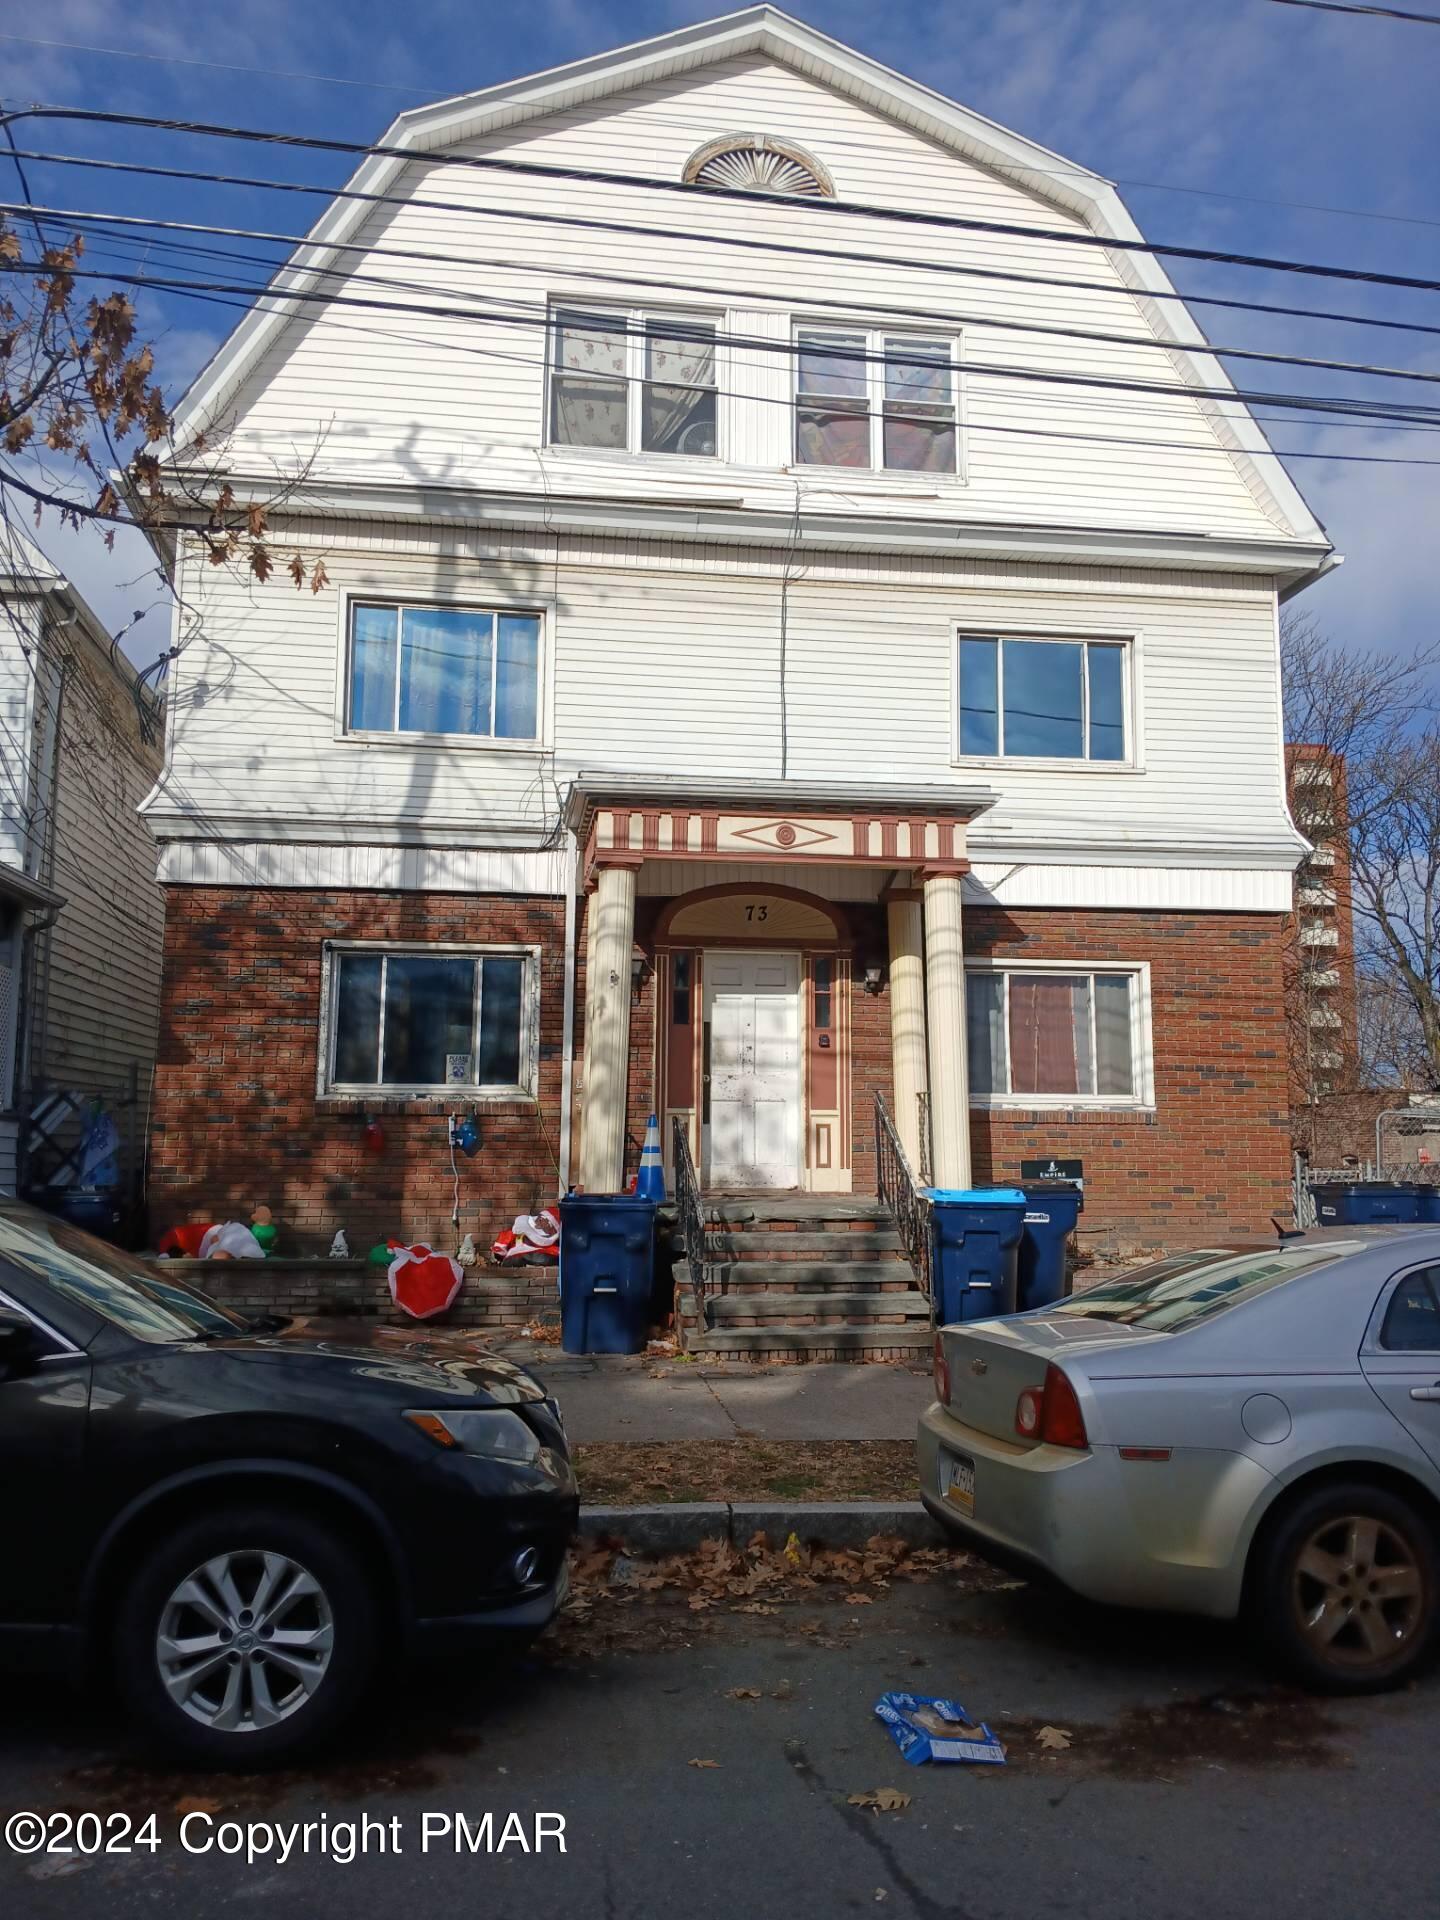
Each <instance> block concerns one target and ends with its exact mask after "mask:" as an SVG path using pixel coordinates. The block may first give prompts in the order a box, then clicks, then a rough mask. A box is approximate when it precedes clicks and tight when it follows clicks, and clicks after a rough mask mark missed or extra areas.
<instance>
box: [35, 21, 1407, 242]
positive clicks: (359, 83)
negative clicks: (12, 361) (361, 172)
mask: <svg viewBox="0 0 1440 1920" xmlns="http://www.w3.org/2000/svg"><path fill="white" fill-rule="evenodd" d="M0 40H9V41H13V42H15V43H16V44H17V45H20V46H26V47H53V48H58V49H61V50H62V51H66V52H70V53H94V54H103V55H104V56H105V57H106V58H108V59H112V60H147V61H150V62H151V63H152V64H155V65H158V66H167V67H203V68H207V69H209V70H210V71H212V72H215V73H247V74H253V75H254V76H255V77H257V78H258V79H263V80H304V81H309V82H311V83H312V84H315V85H319V86H330V87H361V88H368V89H370V90H371V91H372V92H381V93H418V94H424V95H425V97H426V99H427V100H428V101H430V102H431V103H433V104H437V105H438V104H439V103H440V102H442V101H444V100H452V99H457V98H461V97H463V96H461V95H457V94H455V93H453V92H452V91H451V79H449V78H447V79H446V80H445V81H444V82H441V81H439V80H435V81H432V82H431V83H430V84H429V85H427V86H416V85H415V84H413V83H406V82H404V81H399V80H352V79H348V78H346V77H345V76H343V75H340V74H334V73H294V72H290V71H288V70H287V69H285V68H283V67H244V66H239V65H237V64H236V63H235V62H233V61H228V60H196V59H193V58H189V57H185V56H182V55H180V54H174V53H142V52H139V51H138V50H136V49H135V48H131V47H97V46H91V45H88V44H86V43H85V42H82V41H78V40H38V39H36V38H34V37H33V36H32V35H29V34H23V33H0ZM452 77H453V76H452ZM477 91H483V89H477ZM646 118H647V124H649V123H660V124H666V123H667V117H666V116H665V115H664V114H649V115H647V116H646ZM668 124H669V125H671V126H685V127H688V128H691V129H694V130H696V131H698V130H699V129H698V128H696V127H695V122H694V121H693V120H684V121H681V120H678V119H674V118H671V119H669V120H668ZM716 131H717V133H719V132H722V131H723V129H719V128H717V129H716ZM826 147H827V149H830V148H833V149H836V150H839V151H845V152H851V153H856V152H859V153H864V152H874V151H876V150H877V149H876V148H875V147H874V146H873V145H867V143H866V142H864V141H856V140H845V139H827V141H826ZM1028 170H1029V171H1030V172H1032V173H1044V174H1049V175H1050V176H1051V177H1052V178H1054V179H1056V180H1081V179H1093V178H1094V177H1095V176H1094V175H1093V174H1092V173H1090V172H1088V171H1087V170H1086V169H1085V168H1083V167H1041V166H1034V165H1032V166H1031V167H1030V168H1029V169H1028ZM1111 178H1112V179H1113V181H1114V183H1115V185H1117V186H1122V187H1139V188H1140V189H1141V190H1142V191H1144V192H1146V193H1184V194H1194V195H1197V196H1199V197H1201V198H1204V199H1209V200H1228V201H1232V202H1236V203H1238V204H1242V205H1244V206H1252V207H1282V208H1284V209H1285V210H1286V211H1287V212H1291V213H1325V214H1333V215H1335V216H1336V217H1337V218H1339V219H1344V220H1384V221H1388V222H1391V223H1394V224H1396V225H1399V226H1407V227H1440V220H1428V219H1426V218H1424V217H1423V215H1420V214H1413V213H1382V212H1380V210H1379V209H1378V208H1375V207H1332V206H1327V205H1324V204H1321V203H1318V202H1316V201H1312V200H1280V199H1276V198H1274V197H1273V196H1271V195H1268V194H1258V193H1232V192H1230V191H1229V189H1228V188H1225V187H1193V186H1186V187H1182V186H1177V185H1176V184H1175V183H1174V182H1173V181H1170V180H1140V179H1137V178H1136V177H1135V176H1134V175H1133V174H1123V173H1117V174H1114V175H1112V176H1111Z"/></svg>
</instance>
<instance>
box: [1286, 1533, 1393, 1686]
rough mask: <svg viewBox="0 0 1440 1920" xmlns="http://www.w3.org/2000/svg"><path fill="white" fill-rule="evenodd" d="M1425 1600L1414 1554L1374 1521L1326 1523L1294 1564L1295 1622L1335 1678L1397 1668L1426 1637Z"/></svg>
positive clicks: (1314, 1652) (1292, 1595)
mask: <svg viewBox="0 0 1440 1920" xmlns="http://www.w3.org/2000/svg"><path fill="white" fill-rule="evenodd" d="M1425 1601H1426V1595H1425V1574H1424V1571H1423V1569H1422V1567H1421V1564H1420V1560H1419V1558H1418V1556H1417V1555H1416V1552H1415V1550H1414V1548H1413V1547H1412V1546H1411V1545H1410V1543H1409V1542H1408V1541H1407V1540H1406V1539H1405V1537H1404V1535H1403V1534H1401V1533H1400V1532H1398V1531H1397V1529H1396V1528H1394V1527H1392V1526H1390V1525H1389V1524H1388V1523H1387V1522H1385V1521H1383V1520H1377V1519H1376V1518H1375V1517H1374V1516H1373V1515H1371V1514H1363V1513H1357V1514H1344V1515H1340V1516H1338V1517H1336V1518H1334V1519H1331V1520H1327V1521H1326V1522H1325V1523H1324V1525H1323V1526H1320V1527H1317V1528H1316V1530H1315V1531H1314V1532H1313V1533H1312V1534H1311V1535H1310V1537H1309V1539H1308V1540H1307V1541H1306V1542H1305V1544H1304V1546H1303V1547H1302V1548H1301V1549H1300V1552H1299V1553H1298V1554H1297V1556H1296V1558H1295V1562H1294V1574H1293V1578H1292V1582H1291V1603H1292V1605H1293V1607H1294V1609H1295V1618H1296V1622H1297V1624H1298V1626H1299V1628H1300V1632H1301V1634H1302V1636H1303V1638H1304V1639H1305V1641H1306V1643H1307V1644H1308V1645H1309V1647H1310V1649H1311V1652H1312V1653H1313V1654H1314V1655H1315V1657H1316V1658H1317V1659H1318V1660H1320V1661H1321V1662H1323V1663H1324V1665H1326V1666H1328V1667H1331V1668H1332V1669H1334V1670H1335V1671H1337V1672H1343V1673H1351V1674H1354V1673H1360V1672H1363V1671H1364V1670H1365V1669H1366V1668H1370V1667H1376V1668H1378V1667H1382V1666H1389V1665H1391V1664H1392V1663H1393V1662H1394V1661H1395V1659H1396V1657H1397V1656H1398V1655H1399V1654H1401V1653H1402V1652H1403V1651H1404V1650H1405V1648H1406V1646H1407V1645H1408V1644H1409V1642H1410V1641H1411V1640H1413V1639H1414V1638H1415V1636H1416V1635H1417V1634H1418V1633H1419V1632H1420V1631H1421V1629H1422V1627H1423V1625H1424V1620H1425Z"/></svg>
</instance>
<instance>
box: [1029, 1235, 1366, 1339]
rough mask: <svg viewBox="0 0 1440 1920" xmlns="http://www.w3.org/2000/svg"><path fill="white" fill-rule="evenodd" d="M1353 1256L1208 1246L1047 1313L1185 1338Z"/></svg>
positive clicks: (1323, 1249)
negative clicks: (1220, 1317)
mask: <svg viewBox="0 0 1440 1920" xmlns="http://www.w3.org/2000/svg"><path fill="white" fill-rule="evenodd" d="M1353 1251H1354V1249H1353V1247H1349V1246H1320V1247H1316V1246H1309V1247H1294V1248H1277V1249H1276V1250H1275V1251H1274V1252H1270V1251H1268V1250H1267V1251H1264V1252H1251V1253H1239V1254H1237V1253H1236V1252H1235V1251H1234V1249H1233V1248H1225V1247H1206V1248H1202V1249H1200V1250H1198V1251H1196V1252H1194V1253H1182V1254H1176V1255H1174V1256H1173V1258H1171V1259H1169V1260H1157V1261H1156V1262H1155V1264H1154V1265H1153V1266H1149V1267H1142V1268H1141V1269H1140V1270H1139V1271H1138V1272H1137V1273H1134V1274H1132V1275H1131V1276H1130V1278H1129V1279H1128V1280H1107V1281H1105V1282H1104V1283H1103V1284H1102V1285H1100V1286H1098V1287H1091V1288H1090V1289H1089V1290H1088V1291H1087V1292H1085V1293H1079V1294H1075V1295H1074V1296H1072V1298H1070V1299H1069V1300H1065V1301H1062V1302H1061V1304H1060V1305H1059V1306H1056V1307H1051V1308H1049V1309H1048V1310H1047V1311H1048V1313H1049V1314H1050V1315H1051V1316H1054V1315H1057V1314H1065V1315H1067V1316H1071V1317H1073V1318H1076V1319H1082V1320H1110V1321H1114V1322H1116V1323H1118V1324H1119V1325H1121V1326H1126V1327H1141V1328H1145V1329H1147V1330H1148V1331H1150V1332H1152V1333H1183V1332H1184V1331H1185V1329H1186V1328H1187V1327H1194V1326H1198V1325H1199V1324H1200V1322H1201V1321H1202V1320H1209V1319H1211V1318H1212V1317H1213V1316H1214V1315H1215V1314H1217V1313H1224V1312H1225V1311H1226V1309H1227V1308H1229V1307H1236V1306H1239V1305H1240V1303H1241V1302H1242V1301H1244V1300H1254V1299H1255V1298H1257V1296H1258V1295H1260V1294H1262V1293H1268V1292H1269V1290H1270V1289H1271V1287H1278V1286H1280V1285H1281V1284H1282V1283H1283V1282H1284V1281H1286V1280H1293V1279H1294V1278H1295V1276H1296V1275H1297V1274H1300V1273H1313V1272H1314V1271H1315V1269H1316V1268H1317V1267H1324V1266H1329V1265H1330V1263H1331V1262H1332V1261H1334V1260H1339V1259H1341V1258H1342V1257H1343V1256H1344V1255H1345V1254H1346V1253H1348V1252H1353Z"/></svg>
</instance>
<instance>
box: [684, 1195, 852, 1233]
mask: <svg viewBox="0 0 1440 1920" xmlns="http://www.w3.org/2000/svg"><path fill="white" fill-rule="evenodd" d="M700 1207H701V1211H702V1213H703V1214H704V1217H705V1219H706V1220H716V1221H720V1222H721V1223H723V1224H725V1225H733V1226H741V1227H745V1226H751V1225H754V1226H763V1225H765V1224H766V1223H769V1222H775V1223H779V1224H781V1225H785V1226H790V1227H793V1228H795V1229H796V1230H797V1231H799V1230H803V1229H810V1230H812V1231H819V1230H820V1229H821V1228H823V1227H825V1226H826V1225H827V1223H830V1222H836V1223H839V1224H840V1225H842V1226H843V1225H845V1224H846V1223H848V1222H851V1221H861V1222H863V1221H872V1220H873V1221H882V1222H884V1224H885V1225H886V1226H888V1225H889V1224H890V1215H889V1212H888V1210H887V1209H886V1208H884V1207H882V1206H881V1204H880V1202H879V1201H878V1200H872V1199H867V1198H865V1197H864V1196H861V1197H860V1198H858V1199H856V1198H852V1197H851V1196H850V1195H849V1194H846V1193H840V1194H805V1195H803V1196H796V1195H791V1196H790V1197H788V1198H781V1199H776V1200H767V1199H766V1198H765V1197H764V1196H763V1195H761V1194H747V1195H745V1196H743V1197H740V1198H727V1196H726V1195H724V1194H711V1193H702V1194H701V1196H700Z"/></svg>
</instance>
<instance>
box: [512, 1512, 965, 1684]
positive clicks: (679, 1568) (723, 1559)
mask: <svg viewBox="0 0 1440 1920" xmlns="http://www.w3.org/2000/svg"><path fill="white" fill-rule="evenodd" d="M961 1573H963V1574H965V1575H967V1577H968V1579H969V1581H972V1582H973V1583H974V1584H975V1585H976V1586H984V1585H986V1584H987V1582H988V1579H989V1577H990V1569H989V1568H988V1566H986V1564H985V1563H984V1562H983V1561H976V1560H974V1559H972V1557H971V1556H970V1555H969V1554H966V1553H959V1552H955V1551H953V1550H952V1549H950V1548H948V1547H910V1546H907V1545H906V1544H905V1542H904V1541H903V1540H900V1539H898V1538H893V1537H889V1536H886V1535H883V1534H875V1535H873V1536H872V1537H871V1538H870V1539H869V1540H867V1541H866V1542H865V1544H864V1546H863V1547H857V1548H842V1547H812V1546H807V1545H806V1544H805V1543H804V1542H803V1541H801V1540H800V1539H799V1538H798V1537H797V1536H796V1535H794V1534H791V1535H790V1536H789V1538H788V1539H787V1540H786V1541H785V1543H784V1545H783V1546H780V1547H776V1546H774V1545H772V1543H771V1541H770V1540H769V1538H768V1536H767V1535H765V1534H763V1533H757V1534H756V1535H754V1537H753V1538H752V1539H751V1540H749V1541H748V1542H747V1543H746V1544H745V1545H744V1546H743V1547H741V1546H733V1545H731V1544H730V1543H729V1542H728V1541H725V1540H707V1541H705V1542H704V1543H703V1544H702V1545H701V1546H699V1547H697V1548H696V1549H695V1550H694V1551H693V1552H691V1553H679V1554H670V1555H668V1556H666V1557H665V1558H663V1559H659V1560H641V1559H639V1558H638V1557H636V1556H634V1555H632V1554H627V1553H626V1552H624V1550H623V1549H622V1548H621V1547H620V1546H619V1545H618V1544H596V1543H593V1542H591V1543H587V1544H585V1545H583V1546H581V1547H578V1548H577V1549H576V1550H575V1552H574V1554H573V1555H572V1558H571V1565H570V1575H571V1586H570V1597H569V1599H568V1600H567V1601H566V1603H565V1606H564V1608H563V1609H562V1611H561V1614H560V1617H559V1620H558V1621H557V1623H556V1625H555V1627H554V1628H553V1629H552V1631H551V1633H550V1634H549V1636H548V1637H547V1641H546V1642H545V1644H546V1645H547V1646H548V1647H549V1648H550V1649H552V1650H553V1651H554V1652H555V1653H557V1654H559V1655H561V1656H564V1655H566V1654H588V1653H596V1652H605V1651H618V1650H628V1651H641V1650H657V1649H660V1648H663V1647H665V1646H674V1645H688V1644H689V1639H690V1637H691V1636H692V1635H693V1634H694V1633H696V1632H697V1631H704V1629H705V1626H706V1625H707V1624H708V1622H707V1621H706V1619H705V1616H707V1615H724V1614H733V1613H740V1614H750V1615H754V1614H762V1615H773V1614H777V1613H780V1612H781V1611H782V1610H783V1609H785V1608H786V1607H790V1606H794V1605H797V1604H802V1603H806V1602H810V1603H813V1602H814V1601H817V1600H821V1599H825V1598H831V1599H834V1600H836V1601H838V1602H840V1603H842V1604H843V1605H844V1606H847V1607H852V1608H853V1607H856V1606H861V1605H868V1604H870V1603H871V1602H873V1600H874V1599H875V1598H877V1597H878V1596H880V1595H882V1594H884V1593H885V1592H886V1591H887V1590H888V1589H889V1587H890V1585H891V1583H892V1582H894V1581H916V1580H933V1579H936V1578H940V1577H943V1576H945V1575H956V1574H961ZM662 1603H667V1604H666V1610H665V1611H664V1612H663V1613H662V1612H661V1611H660V1609H661V1606H662ZM677 1606H678V1607H679V1608H680V1609H681V1610H680V1612H679V1613H678V1615H677V1612H676V1608H677ZM824 1625H825V1623H824V1622H823V1621H822V1620H819V1619H814V1620H807V1621H804V1622H802V1623H801V1625H800V1628H799V1631H800V1632H801V1633H802V1634H804V1635H806V1636H807V1637H808V1638H809V1639H810V1640H811V1642H812V1644H814V1645H816V1646H822V1647H823V1646H838V1645H841V1644H843V1643H842V1642H841V1641H839V1640H836V1639H834V1638H833V1637H831V1636H827V1635H826V1634H825V1632H824Z"/></svg>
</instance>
